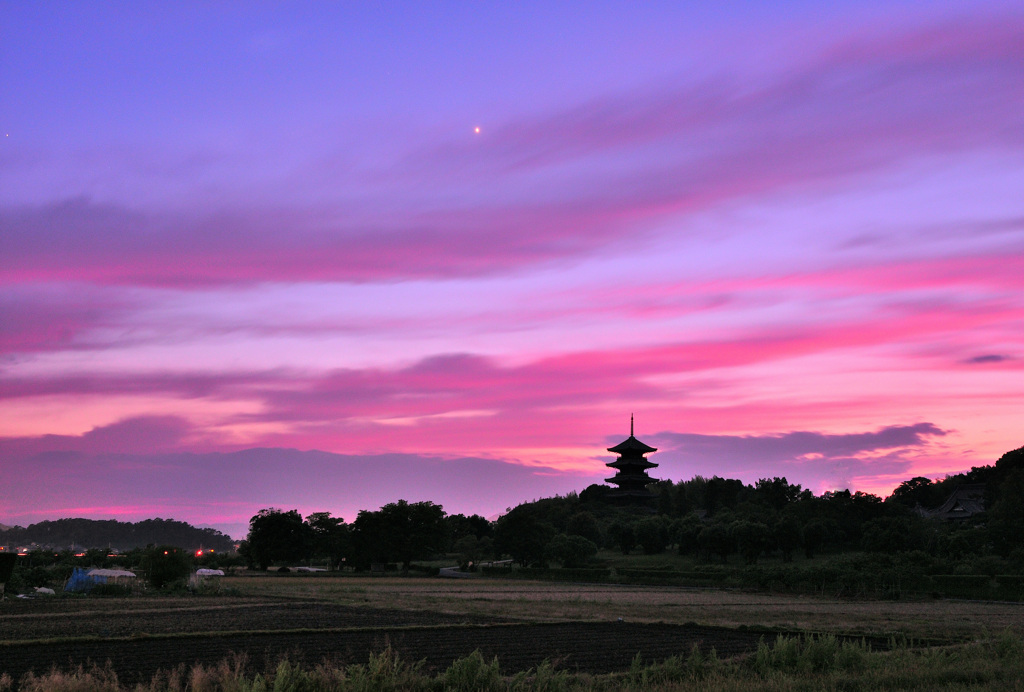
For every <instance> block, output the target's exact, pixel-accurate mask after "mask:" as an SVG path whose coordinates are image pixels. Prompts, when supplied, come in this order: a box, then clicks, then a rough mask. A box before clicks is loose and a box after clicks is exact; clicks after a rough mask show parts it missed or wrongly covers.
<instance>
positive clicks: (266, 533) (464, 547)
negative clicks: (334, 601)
mask: <svg viewBox="0 0 1024 692" xmlns="http://www.w3.org/2000/svg"><path fill="white" fill-rule="evenodd" d="M492 531H493V529H492V526H491V524H490V522H488V521H487V520H486V519H485V518H483V517H481V516H479V515H475V514H474V515H472V516H468V517H467V516H464V515H462V514H453V515H446V514H445V512H444V509H443V508H442V507H441V505H436V504H434V503H432V502H414V503H409V502H406V501H405V500H399V501H398V502H393V503H390V504H387V505H384V506H383V507H381V508H380V509H379V510H377V511H369V510H363V511H361V512H359V514H358V515H357V516H356V519H355V521H353V522H352V523H351V524H346V523H345V521H344V520H343V519H342V518H340V517H332V516H331V515H330V513H328V512H316V513H314V514H310V515H309V516H308V517H306V519H305V520H303V518H302V516H301V515H300V514H299V513H298V512H297V511H296V510H289V511H284V510H280V509H275V508H268V509H263V510H260V512H259V513H257V514H256V516H254V517H253V518H252V519H251V520H250V521H249V535H248V536H247V538H246V540H245V541H243V542H242V544H241V546H240V547H239V553H241V555H242V556H243V557H244V558H245V559H246V561H247V562H248V564H249V566H250V567H258V568H260V569H267V567H269V566H270V565H271V564H273V563H275V562H292V563H294V562H299V561H303V560H307V561H317V562H319V563H320V564H327V565H328V566H329V567H330V568H332V569H339V568H341V567H345V566H347V567H351V568H353V569H369V568H370V567H371V566H372V565H373V564H375V563H382V564H388V563H396V564H400V565H401V566H402V568H403V569H405V570H408V569H409V568H410V567H411V564H412V561H413V560H422V559H429V558H432V557H434V556H436V555H442V554H450V553H458V554H460V555H462V556H463V557H464V560H465V561H466V562H467V563H469V562H472V561H474V560H478V559H480V558H483V557H489V556H490V555H491V554H492V553H493V542H492V540H491V534H492Z"/></svg>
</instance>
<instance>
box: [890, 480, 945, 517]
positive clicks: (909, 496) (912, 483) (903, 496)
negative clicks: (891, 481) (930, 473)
mask: <svg viewBox="0 0 1024 692" xmlns="http://www.w3.org/2000/svg"><path fill="white" fill-rule="evenodd" d="M886 501H887V502H898V503H900V504H901V505H905V506H907V507H910V508H911V509H913V508H914V507H917V506H918V505H920V506H921V507H935V506H937V505H939V504H941V503H942V497H941V490H939V489H938V487H937V485H936V484H935V483H933V482H932V479H930V478H925V477H924V476H915V477H914V478H911V479H910V480H909V481H903V482H902V483H900V484H899V485H898V486H896V489H895V490H893V491H892V495H890V496H889V497H887V498H886Z"/></svg>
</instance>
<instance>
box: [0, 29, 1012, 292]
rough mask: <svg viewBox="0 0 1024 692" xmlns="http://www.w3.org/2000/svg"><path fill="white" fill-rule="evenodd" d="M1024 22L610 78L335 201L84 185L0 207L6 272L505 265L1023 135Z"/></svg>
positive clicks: (124, 274)
mask: <svg viewBox="0 0 1024 692" xmlns="http://www.w3.org/2000/svg"><path fill="white" fill-rule="evenodd" d="M1019 27H1020V23H1019V22H1017V23H1014V22H1006V21H996V20H976V21H968V22H963V23H960V24H956V25H945V26H941V27H937V28H930V29H926V30H917V31H914V32H909V33H904V34H899V35H893V36H889V37H886V38H884V39H874V38H862V39H859V40H858V42H855V43H853V44H849V45H847V44H844V46H842V47H841V48H838V49H836V50H834V51H832V52H831V53H829V54H827V55H825V56H818V57H817V58H811V59H809V60H808V62H807V63H806V64H804V65H803V66H802V67H800V68H799V69H796V70H795V71H793V72H792V73H790V74H783V75H781V76H780V75H776V76H774V77H772V78H770V79H769V81H768V83H767V84H754V85H751V84H744V83H742V82H740V81H736V80H732V81H729V80H722V81H720V82H719V83H716V84H707V85H704V86H699V87H683V88H680V87H679V86H678V85H674V84H673V85H669V86H668V87H664V88H661V89H650V90H648V91H644V92H640V93H635V92H634V93H624V94H613V95H611V96H607V97H604V98H599V99H594V100H591V101H588V102H586V103H581V104H576V105H573V106H571V107H569V108H566V109H564V110H562V111H560V112H556V113H553V114H544V115H541V116H538V117H535V118H532V119H531V118H524V119H522V120H520V121H517V122H513V123H509V124H507V125H506V126H504V127H499V128H497V131H496V132H495V133H494V134H493V137H491V138H490V139H488V140H487V141H486V142H484V143H483V144H480V143H474V145H473V146H472V147H463V146H455V147H452V146H449V147H446V148H443V149H438V150H433V151H429V152H421V153H418V154H416V155H415V156H412V157H410V158H409V159H408V160H406V161H405V162H403V163H400V164H399V165H398V166H397V168H396V169H389V171H388V172H387V174H382V175H381V180H379V181H378V182H377V183H372V182H371V183H368V184H370V186H371V188H370V190H369V191H368V192H365V194H363V196H362V197H359V201H356V202H351V203H345V204H339V205H335V206H331V205H320V206H319V207H309V206H307V207H305V208H301V209H296V208H293V207H291V206H290V205H288V204H282V203H279V202H276V201H275V198H274V197H273V196H270V197H269V198H268V199H261V200H259V202H258V204H255V205H247V206H246V207H244V208H242V207H239V208H235V209H230V208H228V209H209V208H206V209H193V210H191V211H189V212H179V213H171V212H158V211H155V210H149V211H145V210H143V211H138V210H129V209H128V208H126V207H121V206H118V205H117V204H100V203H94V202H90V201H88V200H87V199H84V198H79V199H72V200H65V201H62V202H57V203H52V204H49V205H39V206H34V207H26V206H22V207H10V206H9V207H7V208H5V209H0V226H2V227H3V228H4V229H5V233H4V234H3V235H2V236H0V254H2V255H3V256H4V258H5V272H4V281H5V282H7V283H11V282H24V281H32V280H35V281H39V280H46V281H51V280H67V279H77V280H82V281H90V282H95V283H104V284H122V283H132V284H141V285H174V286H196V285H200V286H202V285H210V284H220V283H236V282H254V281H265V280H277V281H295V280H299V281H306V280H328V279H330V280H348V281H374V280H390V279H396V278H410V277H451V276H478V275H486V274H494V273H502V272H507V271H509V270H511V269H513V268H516V267H521V266H525V265H535V264H537V263H543V262H550V261H555V260H565V259H569V258H574V257H579V256H583V255H588V254H591V253H594V252H596V251H597V250H598V249H600V248H602V247H604V246H605V245H606V244H607V243H609V242H610V241H613V240H616V239H620V238H623V237H630V238H633V239H636V238H637V236H638V234H641V235H642V234H643V233H644V230H643V228H640V227H638V225H639V224H641V223H643V222H646V221H649V220H652V219H656V218H658V217H659V216H660V215H662V214H666V213H669V212H672V213H679V212H685V211H700V210H704V209H707V208H709V207H711V206H713V205H716V204H719V203H722V202H725V201H730V200H737V199H741V198H748V197H751V196H757V195H763V194H766V193H773V192H778V191H782V190H787V189H792V188H794V187H807V186H812V187H816V188H818V187H821V186H828V185H830V184H832V183H834V182H835V181H837V180H839V179H844V178H846V177H848V176H850V175H851V174H859V173H864V172H872V171H879V170H884V169H886V168H887V167H888V166H890V165H892V164H893V163H896V162H904V161H908V160H912V159H914V158H915V157H918V156H931V155H934V154H940V153H944V152H951V151H968V150H973V149H980V150H985V149H990V148H1002V149H1007V148H1009V149H1019V148H1020V147H1021V146H1022V145H1024V73H1022V72H1021V70H1020V69H1019V66H1020V64H1021V62H1022V61H1024V48H1022V47H1024V33H1022V32H1021V30H1020V28H1019ZM524 176H525V178H524ZM481 180H488V181H490V182H489V183H487V184H485V185H483V186H482V187H481V183H480V181H481ZM524 181H525V182H524ZM545 181H546V182H547V184H546V185H544V187H545V188H546V190H545V192H544V193H543V194H538V193H537V185H538V182H545ZM524 184H525V185H526V187H525V188H524V187H523V185H524ZM374 185H376V186H377V187H373V186H374ZM453 186H454V188H453ZM378 188H379V189H378ZM452 189H454V191H455V193H454V194H447V192H448V191H449V190H452ZM424 197H425V198H426V199H429V200H432V201H430V202H424V201H422V200H423V199H424ZM383 200H386V201H383ZM440 200H445V201H440ZM253 206H255V207H256V210H255V211H254V210H252V207H253Z"/></svg>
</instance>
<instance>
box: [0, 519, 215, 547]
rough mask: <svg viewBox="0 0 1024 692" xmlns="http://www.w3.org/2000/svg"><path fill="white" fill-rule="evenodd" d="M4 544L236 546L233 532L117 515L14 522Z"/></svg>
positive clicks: (0, 539)
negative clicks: (124, 519)
mask: <svg viewBox="0 0 1024 692" xmlns="http://www.w3.org/2000/svg"><path fill="white" fill-rule="evenodd" d="M0 543H2V544H3V545H9V546H11V547H15V546H28V545H32V544H35V545H37V546H40V547H43V548H46V549H50V550H58V551H59V550H61V549H64V548H69V547H71V546H77V547H82V548H100V547H102V548H113V549H116V550H120V551H126V550H132V549H133V548H140V547H144V546H147V545H174V546H178V547H180V548H183V549H186V550H198V549H200V548H206V549H212V550H214V551H217V552H229V551H232V550H234V547H235V544H234V541H233V540H232V539H231V537H230V536H227V535H225V534H223V533H221V532H220V531H217V530H216V529H210V528H202V529H201V528H198V527H195V526H192V525H191V524H188V523H187V522H184V521H176V520H174V519H160V518H157V519H145V520H143V521H138V522H134V523H133V522H130V521H117V520H115V519H56V520H53V521H41V522H38V523H36V524H30V525H29V526H28V527H21V526H13V527H11V528H9V529H7V530H6V531H4V532H3V533H0Z"/></svg>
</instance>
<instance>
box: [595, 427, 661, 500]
mask: <svg viewBox="0 0 1024 692" xmlns="http://www.w3.org/2000/svg"><path fill="white" fill-rule="evenodd" d="M608 451H609V452H612V453H614V454H618V455H619V458H618V459H616V460H615V461H610V462H608V463H607V464H605V466H609V467H611V468H613V469H615V475H614V476H612V477H611V478H605V480H606V481H607V482H609V483H611V484H612V485H614V486H616V487H615V488H612V489H611V490H609V491H608V495H607V496H606V497H607V499H608V500H609V501H612V502H617V503H621V504H633V503H636V504H641V503H645V502H648V501H649V500H652V499H653V498H654V497H655V495H654V493H652V492H651V491H650V490H648V489H647V486H648V485H650V484H651V483H656V482H657V481H658V479H657V478H651V477H650V476H648V475H647V469H652V468H655V467H656V466H657V464H655V463H654V462H652V461H648V460H647V459H646V458H645V457H644V455H645V454H650V453H651V452H657V451H658V450H657V448H655V447H651V446H650V445H645V444H644V443H643V442H641V441H640V440H638V439H636V438H635V437H633V416H630V417H629V437H628V438H626V439H625V440H623V441H622V442H620V443H619V444H617V445H615V446H614V447H609V448H608Z"/></svg>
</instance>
